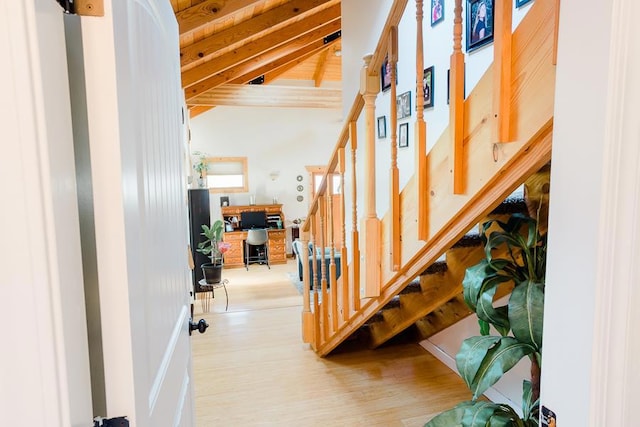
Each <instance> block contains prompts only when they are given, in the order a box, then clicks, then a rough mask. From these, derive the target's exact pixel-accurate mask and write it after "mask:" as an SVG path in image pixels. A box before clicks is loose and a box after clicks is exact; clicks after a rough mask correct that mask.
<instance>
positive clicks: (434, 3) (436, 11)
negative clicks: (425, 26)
mask: <svg viewBox="0 0 640 427" xmlns="http://www.w3.org/2000/svg"><path fill="white" fill-rule="evenodd" d="M444 2H445V0H431V26H432V27H433V26H435V25H436V24H439V23H440V22H442V21H443V20H444Z"/></svg>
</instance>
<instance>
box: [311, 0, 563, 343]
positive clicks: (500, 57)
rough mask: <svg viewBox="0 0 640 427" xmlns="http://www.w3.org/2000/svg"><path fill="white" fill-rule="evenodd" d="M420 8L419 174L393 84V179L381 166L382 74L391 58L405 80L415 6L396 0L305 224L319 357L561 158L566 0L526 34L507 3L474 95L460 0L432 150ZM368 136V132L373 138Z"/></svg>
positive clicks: (541, 9) (544, 8) (527, 26)
mask: <svg viewBox="0 0 640 427" xmlns="http://www.w3.org/2000/svg"><path fill="white" fill-rule="evenodd" d="M415 3H416V23H417V30H416V36H417V40H416V50H417V51H416V93H417V97H416V98H417V100H418V102H417V103H418V105H417V119H416V121H415V132H414V135H415V172H414V174H413V176H412V178H411V179H410V180H409V182H408V183H407V184H406V185H405V187H404V188H403V189H402V190H400V184H399V172H400V171H399V167H398V161H397V148H396V147H397V134H396V129H397V115H396V93H395V85H394V84H391V89H390V90H391V93H390V97H389V98H390V106H389V107H390V108H389V110H390V126H389V128H390V130H391V137H390V143H391V147H390V159H389V164H390V167H389V169H388V172H387V171H386V170H385V171H380V170H377V169H376V152H375V148H376V145H375V142H376V141H375V133H374V132H375V128H376V123H375V117H376V115H375V101H376V97H377V96H378V93H379V90H380V83H379V82H380V76H379V70H380V68H381V66H382V63H383V60H384V59H385V57H386V58H387V59H388V61H389V62H390V65H391V70H392V80H391V81H392V82H394V81H395V69H396V67H395V64H396V62H397V61H398V60H399V58H398V33H397V26H398V23H399V22H400V19H401V18H402V15H403V14H404V13H405V8H406V5H407V0H396V1H394V3H393V5H392V7H391V10H390V13H389V16H388V18H387V21H386V23H385V26H384V28H383V31H382V35H381V36H380V39H379V42H378V45H377V47H376V50H375V52H374V53H373V55H370V56H368V57H366V58H365V64H364V66H363V68H362V70H361V84H360V92H359V93H358V94H357V95H356V96H355V99H354V101H353V103H352V107H351V110H350V112H349V114H348V116H347V118H346V120H345V123H344V125H343V128H342V131H341V133H340V136H339V138H338V142H337V144H336V147H335V149H334V151H333V153H332V156H331V158H330V160H329V162H328V165H327V169H326V173H325V175H324V177H323V179H322V182H321V184H320V186H319V188H318V190H317V191H316V195H315V197H314V199H313V201H312V202H311V205H310V210H309V213H308V216H307V220H306V221H305V223H304V224H303V225H302V229H301V237H300V240H301V243H302V247H303V248H306V247H307V245H309V246H310V248H311V249H310V252H309V256H310V257H311V258H312V262H311V263H308V262H303V263H302V265H303V280H304V305H303V313H302V332H303V340H304V341H305V342H308V343H310V344H311V345H312V347H313V348H314V349H315V351H316V352H317V353H318V354H320V355H326V354H328V353H329V352H330V351H332V350H333V349H334V348H335V347H336V346H337V345H338V344H340V343H341V342H342V341H343V340H345V339H346V338H347V337H348V336H349V335H351V334H352V333H353V332H354V331H355V330H356V329H357V328H358V327H360V326H361V325H363V324H364V323H365V322H366V321H367V319H368V318H370V317H371V316H372V315H373V314H375V313H376V312H377V311H378V310H379V309H380V307H382V306H383V305H384V304H385V303H386V302H388V301H389V300H390V299H391V298H393V296H394V295H396V294H397V293H398V292H400V291H401V290H402V289H403V287H405V286H406V285H407V284H408V283H409V282H410V281H411V280H412V279H413V278H415V277H416V276H417V275H418V274H420V273H421V271H422V270H423V269H424V268H426V267H427V266H428V265H430V264H431V263H433V262H434V261H435V260H436V259H437V258H438V257H439V256H440V255H441V254H442V253H443V252H444V251H445V250H446V249H448V248H449V247H451V245H452V244H453V243H454V242H455V241H456V240H457V239H459V238H460V237H461V236H463V235H464V234H465V233H466V232H467V231H468V230H469V228H471V226H473V225H474V224H475V223H476V222H477V221H478V219H479V218H481V217H482V216H484V215H486V214H487V213H488V212H489V211H490V210H491V209H492V208H493V207H494V206H495V205H497V204H498V203H499V202H500V201H501V200H503V199H504V198H505V197H506V196H507V195H508V194H509V193H510V192H512V191H513V190H514V188H515V187H517V186H518V185H519V184H521V183H522V182H523V181H524V179H525V178H526V177H527V176H529V175H530V174H531V173H533V172H534V171H536V170H538V169H539V168H540V167H541V166H542V165H544V164H545V163H547V162H549V160H550V157H551V131H552V127H553V125H552V124H553V98H554V86H555V68H554V64H553V62H554V57H555V52H554V50H555V46H556V41H555V34H557V31H556V28H555V26H556V25H557V23H556V22H557V21H556V19H555V16H556V15H557V0H536V2H535V3H534V4H533V6H532V7H531V9H530V11H529V12H528V14H527V16H526V17H525V18H524V20H523V21H522V22H521V24H520V25H519V26H518V28H517V30H516V31H515V32H512V30H511V25H512V24H511V22H512V17H511V14H512V9H513V5H512V1H511V0H496V7H495V14H496V17H495V27H494V58H495V60H494V63H493V64H492V65H491V66H490V67H489V69H488V70H487V72H486V73H485V74H484V76H483V77H482V78H481V79H480V81H479V82H478V84H477V85H476V86H475V87H474V88H473V90H472V91H471V93H470V94H469V96H468V97H467V99H465V97H464V95H465V94H464V67H465V64H464V54H463V53H462V43H461V35H462V0H455V8H454V15H455V16H454V26H453V53H452V55H451V71H450V107H449V108H450V123H449V127H448V128H447V129H446V130H445V131H444V132H443V134H442V135H441V136H440V138H439V139H438V142H437V143H436V145H435V146H434V147H433V148H432V149H431V150H430V152H429V153H428V154H427V152H426V147H427V144H426V133H427V124H426V123H425V121H424V115H423V108H422V104H421V103H422V102H423V99H424V96H423V87H422V70H423V68H424V66H423V62H424V60H423V40H422V24H423V23H422V21H423V1H422V0H416V1H415ZM358 129H364V138H363V140H362V141H359V135H358ZM387 174H388V179H389V180H390V182H389V189H390V194H389V198H388V201H386V203H387V206H388V211H387V213H386V215H385V216H384V217H383V218H379V217H378V216H377V212H376V203H377V201H376V196H378V195H379V193H378V191H377V188H376V182H377V180H378V179H381V178H382V179H385V178H386V175H387ZM335 177H337V182H339V185H338V186H336V185H335V182H336V178H335ZM334 187H337V192H336V194H334ZM359 215H361V217H360V216H359ZM359 221H360V223H359ZM336 223H337V224H339V226H337V227H336V226H334V224H336ZM347 224H349V225H350V233H348V231H347V227H348V226H347ZM337 257H339V258H340V272H339V274H338V268H337V263H336V259H337ZM310 266H311V267H310ZM338 275H339V276H340V277H339V278H338ZM318 277H319V278H320V280H318ZM311 283H313V284H314V287H313V289H310V288H311Z"/></svg>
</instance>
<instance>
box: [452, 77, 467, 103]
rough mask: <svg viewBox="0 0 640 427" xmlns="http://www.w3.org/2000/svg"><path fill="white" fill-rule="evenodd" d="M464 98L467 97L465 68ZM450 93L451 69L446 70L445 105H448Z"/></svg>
mask: <svg viewBox="0 0 640 427" xmlns="http://www.w3.org/2000/svg"><path fill="white" fill-rule="evenodd" d="M463 90H464V98H465V99H467V79H466V70H465V79H464V88H463ZM450 94H451V69H448V70H447V105H449V98H450Z"/></svg>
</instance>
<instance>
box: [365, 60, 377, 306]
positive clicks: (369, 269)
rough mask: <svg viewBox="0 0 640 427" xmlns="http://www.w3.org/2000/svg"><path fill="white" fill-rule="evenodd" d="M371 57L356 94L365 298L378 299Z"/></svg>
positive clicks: (374, 86)
mask: <svg viewBox="0 0 640 427" xmlns="http://www.w3.org/2000/svg"><path fill="white" fill-rule="evenodd" d="M372 57H373V55H366V56H365V57H364V58H363V59H364V66H363V67H362V70H361V71H360V94H361V95H362V98H363V99H364V110H365V111H364V115H365V164H364V167H365V182H364V185H365V196H364V197H365V218H364V227H363V231H364V237H365V239H364V242H365V254H366V255H365V259H364V268H365V272H366V273H365V297H375V296H379V295H380V280H381V274H380V258H381V257H380V255H381V254H380V251H381V249H380V248H381V246H382V245H381V242H380V240H381V239H380V220H379V219H378V216H377V213H376V145H375V142H376V140H375V133H374V132H375V115H376V110H375V109H376V106H375V102H376V96H377V95H378V92H380V79H379V78H378V76H377V74H376V73H373V72H371V70H369V64H370V63H371V58H372Z"/></svg>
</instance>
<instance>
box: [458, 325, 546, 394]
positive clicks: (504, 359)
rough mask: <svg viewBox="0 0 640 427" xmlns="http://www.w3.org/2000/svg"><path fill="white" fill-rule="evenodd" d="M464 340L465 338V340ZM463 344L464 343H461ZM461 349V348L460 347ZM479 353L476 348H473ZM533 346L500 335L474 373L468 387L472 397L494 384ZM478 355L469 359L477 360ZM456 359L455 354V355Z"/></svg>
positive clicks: (529, 352) (532, 350)
mask: <svg viewBox="0 0 640 427" xmlns="http://www.w3.org/2000/svg"><path fill="white" fill-rule="evenodd" d="M483 338H484V337H483ZM465 341H466V340H465ZM463 345H464V343H463ZM461 350H462V349H461ZM475 351H476V352H478V353H480V352H481V350H480V349H479V348H478V349H476V350H475ZM534 351H535V348H534V347H533V346H531V345H529V344H526V343H522V342H519V341H518V340H516V339H515V338H512V337H501V338H499V341H498V342H497V343H496V345H495V346H493V347H491V348H489V349H488V350H487V351H486V352H485V354H484V357H483V359H482V362H481V364H480V366H479V367H478V368H477V370H476V375H475V377H474V378H473V381H472V383H471V385H470V386H469V388H470V389H471V392H472V393H473V399H474V400H475V399H477V398H478V397H479V396H480V395H482V393H484V392H485V391H486V390H487V389H488V388H489V387H491V386H492V385H494V384H495V383H496V382H497V381H498V380H499V379H500V378H502V376H503V375H504V373H505V372H507V371H509V370H510V369H511V368H513V367H514V366H515V365H516V364H517V363H518V362H519V361H520V359H522V358H523V357H525V356H528V355H529V354H531V353H533V352H534ZM477 359H478V357H477V356H475V357H472V358H471V359H470V360H474V361H477ZM456 360H457V356H456Z"/></svg>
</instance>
